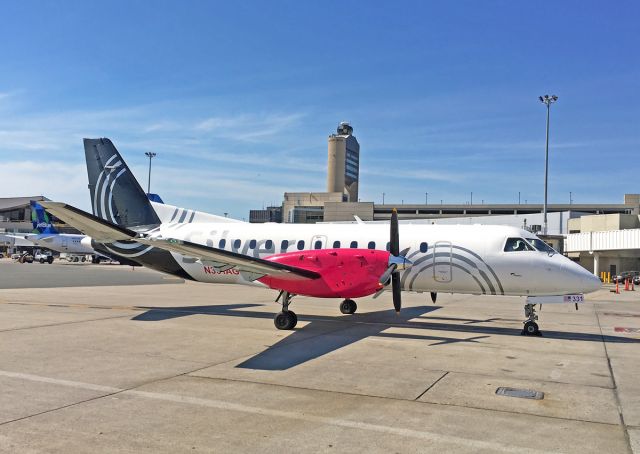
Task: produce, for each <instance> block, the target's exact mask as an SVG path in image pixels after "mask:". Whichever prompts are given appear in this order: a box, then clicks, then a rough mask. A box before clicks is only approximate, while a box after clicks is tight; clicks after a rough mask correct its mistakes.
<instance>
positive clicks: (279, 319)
mask: <svg viewBox="0 0 640 454" xmlns="http://www.w3.org/2000/svg"><path fill="white" fill-rule="evenodd" d="M294 296H295V295H293V294H291V293H289V292H286V291H284V290H282V291H281V292H280V294H279V295H278V297H277V298H276V303H277V302H278V301H279V300H280V299H281V298H282V312H278V313H277V314H276V316H275V317H274V319H273V323H274V325H276V328H278V329H283V330H291V329H293V328H295V327H296V324H297V323H298V316H297V315H296V313H295V312H293V311H290V310H289V304H290V303H291V299H292V298H293V297H294Z"/></svg>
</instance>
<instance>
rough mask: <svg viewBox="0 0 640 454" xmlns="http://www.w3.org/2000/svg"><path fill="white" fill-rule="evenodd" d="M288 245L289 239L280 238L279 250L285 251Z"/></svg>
mask: <svg viewBox="0 0 640 454" xmlns="http://www.w3.org/2000/svg"><path fill="white" fill-rule="evenodd" d="M288 247H289V241H288V240H282V243H280V250H282V251H286V250H287V248H288Z"/></svg>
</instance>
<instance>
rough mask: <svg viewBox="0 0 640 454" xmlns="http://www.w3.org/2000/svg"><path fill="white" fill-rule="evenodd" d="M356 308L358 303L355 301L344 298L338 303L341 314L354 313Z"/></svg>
mask: <svg viewBox="0 0 640 454" xmlns="http://www.w3.org/2000/svg"><path fill="white" fill-rule="evenodd" d="M357 310H358V305H357V304H356V302H355V301H353V300H350V299H346V300H344V301H343V302H342V303H340V312H342V313H343V314H355V312H356V311H357Z"/></svg>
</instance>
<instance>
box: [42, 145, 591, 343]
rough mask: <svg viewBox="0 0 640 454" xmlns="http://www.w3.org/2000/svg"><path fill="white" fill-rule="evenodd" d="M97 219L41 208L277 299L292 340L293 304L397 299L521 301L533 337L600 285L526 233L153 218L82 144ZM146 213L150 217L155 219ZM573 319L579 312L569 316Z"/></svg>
mask: <svg viewBox="0 0 640 454" xmlns="http://www.w3.org/2000/svg"><path fill="white" fill-rule="evenodd" d="M84 147H85V155H86V161H87V171H88V174H89V188H90V192H91V198H92V204H93V212H94V214H93V215H91V214H89V213H86V212H84V211H82V210H79V209H78V208H75V207H72V206H70V205H66V204H64V203H57V202H41V203H42V205H43V206H45V207H46V208H47V210H49V211H50V212H51V213H52V214H54V215H55V216H57V217H59V218H61V219H63V220H64V221H65V222H67V223H68V224H69V225H72V226H74V227H75V228H77V229H79V230H80V231H82V232H84V233H86V234H88V235H90V236H91V237H92V238H93V243H94V246H96V244H97V245H100V246H102V247H104V248H106V250H108V251H109V252H111V253H112V254H115V255H118V256H121V257H124V258H127V259H131V260H135V261H137V262H139V263H141V264H143V265H144V266H147V267H149V268H153V269H156V270H159V271H163V272H167V273H171V274H174V275H178V276H181V277H184V278H187V279H193V280H197V281H201V282H211V283H228V284H246V285H258V286H261V287H265V288H272V289H275V290H279V292H280V293H279V295H278V298H277V299H276V301H277V302H280V303H281V304H282V311H281V312H280V313H278V314H277V315H276V316H275V319H274V322H275V325H276V327H277V328H278V329H293V328H294V327H295V325H296V323H297V316H296V315H295V313H294V312H293V311H291V310H289V304H290V303H291V298H292V297H293V296H295V295H305V296H312V297H320V298H340V299H343V301H342V302H341V304H340V311H341V312H342V313H344V314H352V313H354V312H355V311H356V308H357V306H356V303H355V302H354V301H353V300H352V298H358V297H363V296H368V295H374V297H376V296H378V295H379V294H380V293H381V292H382V291H383V290H385V289H386V288H387V285H388V284H391V288H392V291H393V304H394V307H395V309H396V311H400V309H401V291H402V290H404V291H413V292H429V293H431V298H432V300H433V301H434V302H435V299H436V295H437V293H438V292H447V293H465V294H477V295H480V294H490V295H517V296H523V297H526V302H525V316H526V320H525V321H524V329H523V334H528V335H538V334H539V329H538V325H537V323H536V320H537V318H538V317H537V315H536V314H535V305H536V304H547V303H561V302H565V303H567V302H568V303H579V302H582V301H584V296H583V294H584V293H588V292H593V291H595V290H597V289H599V288H600V280H599V279H598V278H596V277H595V276H594V275H592V274H591V273H589V272H588V271H587V270H585V269H584V268H582V267H581V266H580V265H578V264H576V263H574V262H572V261H571V260H569V259H568V258H566V257H564V256H562V255H561V254H559V253H557V252H556V251H555V250H553V249H552V248H551V247H549V246H548V245H547V244H546V243H545V242H544V241H542V240H541V239H539V238H538V237H536V236H535V235H533V234H532V233H530V232H527V231H524V230H520V229H517V228H512V227H504V226H487V225H459V226H450V225H417V224H416V225H411V224H406V225H405V224H403V226H402V230H403V231H402V238H400V237H399V233H398V221H397V214H396V213H395V210H394V213H393V214H392V219H391V223H390V232H389V230H388V229H389V227H388V226H386V225H384V224H382V225H381V224H363V223H358V224H305V225H300V224H273V223H267V224H250V223H246V222H240V221H233V220H229V219H227V218H222V217H219V216H214V215H209V214H205V213H199V212H196V211H191V210H185V209H182V208H177V207H172V206H169V205H164V206H162V207H157V206H156V205H155V204H154V205H153V206H152V205H151V204H150V202H149V200H148V199H147V197H146V196H145V193H144V191H143V190H142V188H141V187H140V185H139V184H138V182H137V181H136V179H135V178H134V176H133V174H132V173H131V171H130V170H129V168H128V166H127V165H126V163H125V162H124V160H123V159H122V157H121V156H120V154H119V153H118V151H117V150H116V148H115V147H114V145H113V144H112V143H111V141H110V140H109V139H85V140H84ZM154 207H155V208H156V210H154ZM576 307H577V305H576Z"/></svg>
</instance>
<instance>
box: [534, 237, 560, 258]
mask: <svg viewBox="0 0 640 454" xmlns="http://www.w3.org/2000/svg"><path fill="white" fill-rule="evenodd" d="M527 240H528V241H529V243H531V244H533V247H534V248H536V249H537V250H539V251H540V252H546V253H547V254H557V251H556V250H555V249H554V248H552V247H551V246H549V245H548V244H547V243H545V242H544V241H542V240H541V239H540V238H527Z"/></svg>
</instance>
